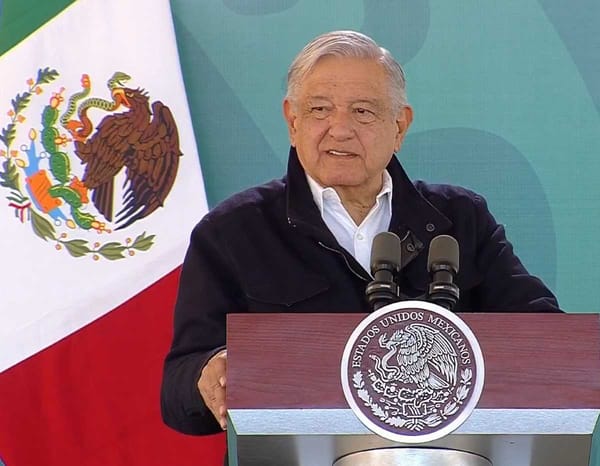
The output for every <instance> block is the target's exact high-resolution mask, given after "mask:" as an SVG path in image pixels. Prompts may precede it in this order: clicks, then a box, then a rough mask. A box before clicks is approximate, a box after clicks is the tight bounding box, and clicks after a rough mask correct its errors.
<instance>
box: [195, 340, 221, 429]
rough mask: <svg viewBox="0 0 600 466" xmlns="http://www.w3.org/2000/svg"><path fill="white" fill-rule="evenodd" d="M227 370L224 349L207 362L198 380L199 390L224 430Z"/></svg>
mask: <svg viewBox="0 0 600 466" xmlns="http://www.w3.org/2000/svg"><path fill="white" fill-rule="evenodd" d="M226 370H227V352H226V351H222V352H221V353H218V354H217V355H215V356H213V357H212V358H211V359H210V360H209V361H208V362H207V363H206V365H205V366H204V368H203V369H202V373H201V375H200V379H199V380H198V391H199V392H200V395H201V396H202V398H203V399H204V402H205V403H206V406H207V407H208V409H209V410H210V411H211V412H212V414H213V416H214V417H215V419H216V420H217V422H218V423H219V425H220V426H221V428H222V429H223V430H225V429H226V428H227V417H226V414H227V407H226V391H225V387H226V385H227V378H226V375H225V373H226Z"/></svg>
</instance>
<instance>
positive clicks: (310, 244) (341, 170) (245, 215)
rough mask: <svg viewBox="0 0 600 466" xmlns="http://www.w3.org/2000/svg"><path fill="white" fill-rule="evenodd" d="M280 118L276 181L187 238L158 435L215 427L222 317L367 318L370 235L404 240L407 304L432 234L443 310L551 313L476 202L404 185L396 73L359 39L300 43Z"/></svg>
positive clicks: (222, 208) (220, 400)
mask: <svg viewBox="0 0 600 466" xmlns="http://www.w3.org/2000/svg"><path fill="white" fill-rule="evenodd" d="M283 113H284V116H285V120H286V122H287V126H288V131H289V137H290V141H291V146H292V147H291V149H290V154H289V163H288V171H287V174H286V176H285V177H284V178H282V179H280V180H275V181H271V182H269V183H267V184H265V185H262V186H259V187H256V188H252V189H249V190H247V191H245V192H242V193H239V194H236V195H234V196H233V197H231V198H230V199H228V200H226V201H225V202H223V203H222V204H221V205H219V206H218V207H216V208H215V209H214V210H212V211H211V212H210V213H209V214H207V215H206V216H205V217H204V218H203V219H202V221H201V222H200V223H199V224H198V225H197V226H196V228H195V229H194V231H193V233H192V237H191V244H190V246H189V250H188V253H187V255H186V258H185V262H184V266H183V270H182V275H181V282H180V289H179V296H178V299H177V305H176V308H175V334H174V339H173V345H172V347H171V351H170V352H169V354H168V356H167V359H166V363H165V372H164V379H163V388H162V412H163V417H164V420H165V422H166V423H167V424H168V425H170V426H172V427H173V428H175V429H177V430H179V431H181V432H185V433H190V434H206V433H212V432H216V431H218V430H219V429H225V428H226V416H225V411H226V405H225V389H226V385H227V380H226V375H225V368H226V360H227V353H226V350H225V320H226V315H227V313H229V312H369V311H370V309H369V306H368V304H367V300H366V298H365V287H366V285H367V284H368V283H369V282H370V281H371V280H372V278H371V276H370V274H369V256H370V247H371V242H372V240H373V237H374V236H375V235H376V234H377V233H379V232H382V231H391V232H394V233H396V234H397V235H398V236H399V237H400V238H402V239H403V243H402V247H403V254H404V253H405V254H404V255H403V257H405V259H404V260H403V262H404V263H403V267H404V268H403V269H402V271H401V273H400V278H399V286H400V289H401V291H402V293H403V295H405V296H407V297H419V296H422V295H423V293H424V292H425V291H426V290H427V286H428V284H429V282H430V277H429V276H428V273H427V266H426V257H427V250H428V246H429V243H430V242H431V240H432V239H433V238H434V237H435V236H437V235H439V234H442V233H444V234H448V235H452V236H454V237H455V238H456V239H457V240H458V242H459V244H460V265H461V271H460V274H459V275H458V277H457V284H458V285H459V287H460V290H461V295H460V300H459V301H458V303H457V305H456V307H455V310H456V311H459V312H469V311H491V312H494V311H496V312H499V311H500V312H510V311H520V312H524V311H558V304H557V302H556V299H555V297H554V296H553V295H552V293H551V292H550V291H549V290H548V289H547V288H546V287H545V286H544V285H543V284H542V282H541V281H540V280H538V279H537V278H535V277H533V276H531V275H529V274H528V273H527V271H526V270H525V268H524V267H523V265H522V264H521V262H520V261H519V259H518V258H517V257H516V256H515V254H514V253H513V250H512V246H511V244H510V243H509V242H508V240H507V239H506V237H505V233H504V229H503V227H502V226H501V225H499V224H497V223H496V221H495V220H494V218H493V217H492V215H491V214H490V212H489V211H488V209H487V206H486V203H485V200H484V199H483V198H482V197H481V196H478V195H477V194H474V193H473V192H471V191H468V190H466V189H462V188H459V187H455V186H449V185H429V184H426V183H424V182H421V181H418V182H415V183H412V182H411V181H410V180H409V179H408V178H407V176H406V174H405V172H404V171H403V169H402V167H401V166H400V164H399V162H398V160H397V159H396V157H395V156H394V153H396V152H398V151H399V150H400V148H401V146H402V142H403V140H404V137H405V136H406V133H407V131H408V128H409V126H410V124H411V121H412V119H413V111H412V109H411V107H410V106H409V105H408V103H407V100H406V93H405V82H404V74H403V71H402V69H401V67H400V65H399V64H398V63H396V61H395V60H394V59H393V58H392V56H391V55H390V53H389V52H388V51H387V50H385V49H383V48H380V47H379V46H378V45H377V44H376V43H375V42H374V41H373V40H372V39H370V38H369V37H366V36H364V35H363V34H360V33H357V32H352V31H337V32H331V33H328V34H324V35H322V36H319V37H317V38H316V39H314V40H313V41H312V42H310V43H309V44H308V45H307V46H306V47H305V48H304V49H303V50H302V51H301V52H300V54H299V55H298V56H297V57H296V59H295V60H294V62H293V63H292V65H291V67H290V69H289V73H288V91H287V95H286V97H285V100H284V102H283ZM443 156H444V155H443V154H440V157H443Z"/></svg>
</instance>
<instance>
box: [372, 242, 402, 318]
mask: <svg viewBox="0 0 600 466" xmlns="http://www.w3.org/2000/svg"><path fill="white" fill-rule="evenodd" d="M401 251H402V248H401V241H400V238H398V236H397V235H396V234H394V233H392V232H390V231H384V232H381V233H378V234H377V235H375V238H373V244H372V246H371V275H372V276H373V278H374V280H373V281H372V282H371V283H369V284H368V285H367V289H366V290H365V294H366V295H367V301H368V303H369V305H370V306H371V308H372V309H373V310H374V311H376V310H377V309H379V308H380V307H383V306H385V305H386V304H390V303H393V302H396V301H399V296H400V293H399V289H398V285H397V284H396V282H395V278H396V274H397V273H398V272H399V271H400V268H401V259H402V253H401Z"/></svg>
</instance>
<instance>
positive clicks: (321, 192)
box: [306, 170, 393, 216]
mask: <svg viewBox="0 0 600 466" xmlns="http://www.w3.org/2000/svg"><path fill="white" fill-rule="evenodd" d="M306 181H307V182H308V186H309V187H310V192H311V193H312V197H313V199H314V201H315V204H317V207H318V209H319V212H320V213H321V216H323V209H324V208H325V204H326V203H327V202H328V201H332V200H336V201H337V202H340V203H341V199H340V196H339V195H338V193H337V192H336V191H335V189H333V188H332V187H327V188H324V187H323V186H321V185H320V184H319V183H318V182H317V181H315V180H314V179H313V178H312V177H311V176H310V175H309V174H308V173H306ZM392 192H393V183H392V177H391V176H390V174H389V173H388V171H387V170H384V171H383V184H382V186H381V191H379V194H377V197H376V204H378V203H379V202H382V201H383V202H386V203H387V204H388V205H389V208H390V211H391V207H392ZM382 198H384V199H382Z"/></svg>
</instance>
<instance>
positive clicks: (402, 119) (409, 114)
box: [394, 105, 413, 152]
mask: <svg viewBox="0 0 600 466" xmlns="http://www.w3.org/2000/svg"><path fill="white" fill-rule="evenodd" d="M412 120H413V110H412V107H410V106H408V105H406V106H404V107H402V108H401V109H400V112H398V116H397V117H396V125H397V126H398V132H397V133H396V141H395V144H394V152H398V151H399V150H400V147H401V146H402V141H404V136H406V133H407V132H408V128H409V126H410V124H411V123H412Z"/></svg>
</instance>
